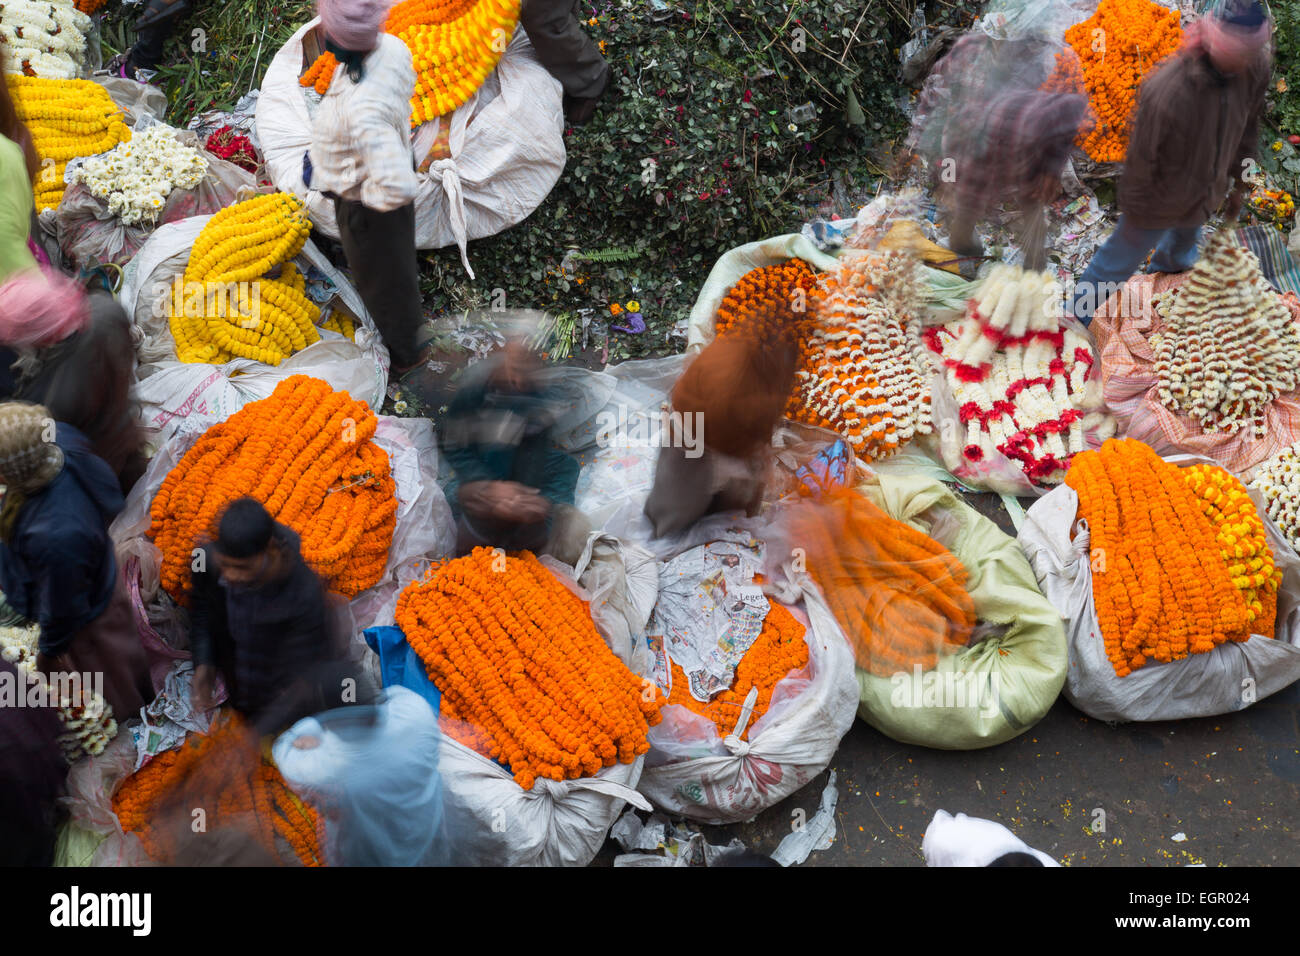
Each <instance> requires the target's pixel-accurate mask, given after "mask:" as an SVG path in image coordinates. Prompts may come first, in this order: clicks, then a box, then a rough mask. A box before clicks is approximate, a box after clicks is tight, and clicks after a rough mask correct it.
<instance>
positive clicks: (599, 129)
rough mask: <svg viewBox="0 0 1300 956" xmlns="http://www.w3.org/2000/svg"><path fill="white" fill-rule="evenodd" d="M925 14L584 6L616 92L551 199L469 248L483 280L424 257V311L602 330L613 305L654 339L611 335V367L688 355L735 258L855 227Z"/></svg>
mask: <svg viewBox="0 0 1300 956" xmlns="http://www.w3.org/2000/svg"><path fill="white" fill-rule="evenodd" d="M912 6H913V5H912V4H911V3H910V2H909V3H905V4H901V5H900V4H899V3H896V2H889V0H844V2H841V0H803V2H794V3H790V4H788V5H787V4H784V3H780V2H774V0H734V2H733V0H681V2H678V3H675V4H671V5H669V4H666V3H663V2H660V0H616V2H604V3H601V4H599V5H597V6H592V5H590V4H588V3H587V2H585V0H584V3H583V12H584V14H585V15H586V16H588V17H589V18H591V19H592V20H594V21H595V22H594V24H593V23H591V22H590V20H589V22H588V25H587V26H586V29H587V30H589V31H590V33H591V35H592V36H593V37H594V38H596V39H597V40H599V41H603V43H604V45H605V52H606V58H607V59H608V60H609V62H610V65H611V67H612V69H613V78H612V80H611V89H610V90H609V91H608V92H607V93H606V96H605V99H604V101H602V103H601V105H600V108H599V110H598V112H597V114H596V116H595V118H594V119H593V120H592V121H591V122H590V123H589V124H588V125H587V126H586V127H584V128H583V129H581V130H578V131H566V140H565V142H566V146H567V147H568V152H569V157H568V164H567V166H566V168H565V171H564V174H563V176H562V178H561V179H560V181H559V182H558V183H557V184H556V186H555V188H554V190H553V191H552V192H551V195H550V196H549V197H548V198H547V199H546V201H545V202H544V203H543V204H542V205H541V206H540V207H539V208H538V209H537V210H536V211H535V212H534V213H533V214H532V216H530V217H529V218H528V219H527V220H525V221H524V222H523V223H521V224H520V225H518V226H516V227H515V228H513V229H510V230H508V231H506V232H504V233H502V234H500V235H498V236H494V237H492V238H490V239H484V240H481V241H478V242H474V243H471V244H470V246H469V256H470V262H471V264H472V265H473V267H474V271H475V273H476V280H475V281H474V282H472V283H471V282H469V281H468V279H467V278H466V277H465V275H464V271H463V270H462V268H461V266H460V262H459V258H458V254H457V253H456V251H455V249H444V250H440V251H438V252H437V253H434V254H432V255H430V256H429V257H428V265H427V268H426V271H425V278H426V282H425V290H426V297H427V302H428V304H429V305H431V306H433V307H434V308H435V309H437V310H458V309H465V308H482V307H484V306H486V305H488V304H489V303H490V302H491V301H492V300H493V290H502V291H503V292H504V300H505V304H506V305H507V306H508V307H511V308H515V307H529V308H539V309H545V310H547V311H551V312H555V313H560V312H567V313H570V314H573V313H579V314H581V310H583V309H590V310H593V311H592V312H590V313H587V317H588V318H591V319H594V320H595V322H596V323H597V324H599V323H601V322H604V321H605V320H608V319H609V317H610V316H609V312H608V309H607V306H608V304H609V303H610V302H620V303H626V302H627V301H629V300H636V301H638V302H639V303H640V304H641V307H642V311H643V314H644V315H645V318H646V321H647V325H648V328H647V331H646V332H645V333H643V334H641V335H639V336H630V335H626V334H624V333H619V332H613V333H611V334H610V349H609V355H608V358H609V360H611V361H612V360H614V359H616V358H621V357H626V356H638V355H644V354H651V353H663V352H665V351H676V350H677V348H679V347H680V343H677V345H673V344H672V343H671V341H670V339H669V331H670V329H671V327H672V326H673V324H674V322H676V321H678V320H681V319H684V318H685V316H686V314H687V312H688V311H689V309H690V305H691V303H692V302H693V301H694V297H695V293H696V291H697V290H698V289H699V286H700V284H701V283H702V282H703V280H704V278H705V276H706V275H707V274H708V270H709V269H710V268H711V267H712V264H713V262H714V260H716V258H717V257H718V256H719V255H720V254H721V253H722V252H724V251H725V250H727V249H729V248H731V247H733V246H736V245H739V244H741V243H745V242H750V241H752V240H755V239H760V238H763V237H765V236H768V235H772V234H777V233H781V232H786V231H790V230H797V229H798V228H799V226H800V224H801V223H802V222H803V221H804V220H805V219H806V218H808V216H809V215H810V214H812V213H813V212H814V211H815V210H816V209H817V207H819V206H822V205H825V207H826V208H825V209H823V211H826V210H827V209H829V202H828V201H829V200H831V199H832V196H835V198H837V199H838V201H839V203H840V204H841V207H840V208H841V211H844V210H843V204H847V203H848V202H850V201H852V200H853V199H854V198H861V197H862V196H864V195H865V191H866V188H867V186H868V185H869V184H870V182H871V181H872V178H873V177H874V176H876V175H878V174H879V173H880V172H881V170H879V169H878V168H877V167H876V166H875V165H874V164H873V163H872V161H871V159H870V158H869V147H870V145H871V144H872V143H875V142H878V141H880V140H881V139H883V138H885V137H888V136H890V135H892V134H895V133H896V132H898V131H899V130H900V129H901V127H902V126H903V124H904V122H905V121H904V118H903V116H902V115H901V113H900V111H899V109H898V107H897V105H896V102H895V98H896V97H897V96H898V95H899V94H900V93H901V92H902V91H901V89H900V88H899V87H898V86H897V83H896V79H895V78H896V76H897V72H898V47H899V46H900V45H901V44H902V43H903V42H905V41H906V39H907V36H908V20H909V19H910V16H911V12H912V11H911V7H912ZM801 107H802V108H801ZM575 253H576V254H577V255H576V256H575V255H574V254H575ZM566 254H567V255H568V256H569V258H568V259H567V260H566ZM501 298H502V295H501V294H500V293H497V295H496V296H495V299H496V301H497V302H500V300H501ZM612 324H615V325H617V324H619V321H618V320H615V321H614V322H613V323H612ZM599 338H600V337H599V335H598V336H597V340H598V341H599Z"/></svg>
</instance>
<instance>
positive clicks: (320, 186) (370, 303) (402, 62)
mask: <svg viewBox="0 0 1300 956" xmlns="http://www.w3.org/2000/svg"><path fill="white" fill-rule="evenodd" d="M389 7H390V3H389V0H318V3H317V12H318V13H319V14H320V18H321V27H322V29H323V31H324V33H325V49H326V50H328V51H329V52H330V53H333V54H334V56H335V58H337V59H338V61H339V66H338V68H337V69H336V70H335V72H334V78H333V80H332V81H331V83H330V86H329V90H327V91H326V93H325V96H324V98H323V99H322V100H321V104H320V108H319V109H318V110H317V112H316V117H315V120H314V121H313V123H312V143H311V148H310V150H309V151H308V153H307V154H306V156H305V157H304V163H303V178H304V180H305V181H306V183H307V185H308V186H309V187H310V188H312V189H317V190H320V191H321V192H323V193H325V195H326V196H329V197H331V198H332V199H333V200H334V214H335V216H336V218H337V219H338V225H339V237H340V239H341V241H342V244H343V252H344V254H345V255H346V256H347V259H348V268H349V270H350V271H351V272H352V279H353V282H354V283H355V284H356V287H357V292H358V293H359V294H360V296H361V300H362V301H363V302H364V303H365V305H366V310H367V311H368V312H369V313H370V315H371V317H372V318H373V319H374V320H375V325H376V326H377V327H378V328H379V332H380V334H381V335H382V336H383V338H384V344H385V345H387V346H388V353H389V355H390V356H391V358H392V362H393V374H394V376H395V377H397V376H401V375H402V374H403V373H405V372H407V371H409V370H411V369H413V368H415V367H417V366H419V365H422V364H423V361H422V359H423V356H422V354H421V352H420V348H419V342H418V335H419V329H420V326H421V325H422V323H423V321H424V315H423V310H422V307H421V301H420V281H419V264H418V260H417V257H416V250H415V196H416V193H417V192H419V180H418V179H417V178H416V173H415V160H414V156H413V154H412V152H411V129H410V117H411V97H412V95H413V94H414V92H415V68H414V67H413V66H412V63H411V52H410V50H408V49H407V47H406V45H405V44H404V43H403V42H402V41H401V40H399V39H398V38H397V37H394V36H390V35H389V34H387V33H381V32H380V27H381V26H382V24H383V22H384V19H385V17H386V16H387V15H388V10H389Z"/></svg>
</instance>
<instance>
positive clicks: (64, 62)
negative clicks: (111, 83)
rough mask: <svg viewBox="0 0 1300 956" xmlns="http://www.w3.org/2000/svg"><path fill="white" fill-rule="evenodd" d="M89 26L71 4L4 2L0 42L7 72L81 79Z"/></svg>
mask: <svg viewBox="0 0 1300 956" xmlns="http://www.w3.org/2000/svg"><path fill="white" fill-rule="evenodd" d="M90 25H91V23H90V17H88V16H86V14H84V13H82V12H81V11H80V10H78V9H77V8H76V7H75V6H74V5H73V3H72V0H40V2H37V0H4V3H3V4H2V5H0V42H2V43H4V44H5V46H6V47H7V49H6V51H5V55H6V58H7V59H8V70H9V72H10V73H27V74H28V75H31V76H41V77H46V78H48V79H56V80H70V79H73V78H74V77H76V76H78V75H80V73H81V67H82V60H83V59H84V57H85V55H86V34H87V33H89V32H90Z"/></svg>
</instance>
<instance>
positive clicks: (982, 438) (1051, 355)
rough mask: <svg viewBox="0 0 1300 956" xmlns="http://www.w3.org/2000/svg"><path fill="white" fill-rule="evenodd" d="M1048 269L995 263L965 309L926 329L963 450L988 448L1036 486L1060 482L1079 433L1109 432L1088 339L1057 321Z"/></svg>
mask: <svg viewBox="0 0 1300 956" xmlns="http://www.w3.org/2000/svg"><path fill="white" fill-rule="evenodd" d="M1060 303H1061V296H1060V289H1059V287H1058V286H1057V283H1056V281H1055V280H1054V279H1053V278H1052V276H1051V275H1050V274H1049V273H1045V272H1025V270H1024V269H1022V268H1020V267H1018V266H1006V265H1001V266H997V267H995V268H994V269H993V271H992V272H991V273H990V274H989V277H988V279H987V280H986V281H985V283H984V286H983V288H982V290H981V292H980V294H979V296H978V297H977V298H974V299H971V300H970V302H969V304H968V306H967V310H966V315H965V316H964V317H963V318H961V319H959V320H957V321H954V322H949V323H948V324H947V325H942V326H936V327H934V328H931V329H929V330H927V331H926V333H925V340H926V344H927V345H928V346H929V347H930V349H931V350H932V351H933V352H934V353H935V354H937V355H938V356H939V357H940V359H941V360H942V362H943V366H944V374H945V378H946V381H947V384H948V386H949V388H950V389H951V390H952V393H953V397H954V398H955V400H956V402H957V410H958V416H959V418H960V420H961V422H962V423H963V424H964V425H965V426H966V441H965V445H964V447H963V449H962V454H963V456H964V457H965V458H966V459H967V460H968V461H972V462H978V461H986V460H988V459H989V458H991V457H993V456H994V455H995V454H1002V455H1005V456H1006V457H1007V458H1010V459H1012V460H1014V461H1016V462H1017V463H1019V465H1020V467H1021V468H1022V469H1023V470H1024V472H1025V474H1026V475H1027V476H1028V477H1029V478H1030V479H1031V480H1032V481H1035V482H1037V483H1039V484H1059V483H1060V482H1061V481H1062V480H1063V479H1064V478H1065V473H1066V471H1068V470H1069V467H1070V460H1071V458H1072V457H1073V456H1074V455H1076V454H1078V453H1079V452H1081V451H1084V450H1085V448H1086V447H1087V445H1086V441H1085V437H1084V436H1085V433H1086V432H1087V431H1089V430H1091V429H1098V431H1099V433H1100V437H1103V438H1104V437H1109V435H1110V434H1113V433H1114V429H1115V423H1114V419H1112V418H1111V417H1110V416H1109V415H1107V414H1105V413H1104V412H1103V411H1102V410H1101V408H1102V392H1101V377H1100V369H1097V368H1096V367H1095V363H1096V358H1095V357H1094V356H1093V353H1092V348H1091V345H1090V343H1089V342H1088V340H1087V339H1086V338H1085V337H1084V336H1083V335H1081V334H1079V333H1078V332H1077V331H1075V330H1074V329H1073V328H1070V327H1068V326H1064V325H1062V323H1061V309H1060Z"/></svg>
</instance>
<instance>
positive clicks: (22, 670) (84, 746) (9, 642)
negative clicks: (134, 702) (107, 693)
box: [0, 624, 117, 763]
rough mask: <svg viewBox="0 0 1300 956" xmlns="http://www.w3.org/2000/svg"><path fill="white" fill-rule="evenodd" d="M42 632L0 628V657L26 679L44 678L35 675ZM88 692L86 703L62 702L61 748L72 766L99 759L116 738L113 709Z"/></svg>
mask: <svg viewBox="0 0 1300 956" xmlns="http://www.w3.org/2000/svg"><path fill="white" fill-rule="evenodd" d="M40 637H41V629H40V626H39V625H36V624H32V625H29V626H27V627H0V657H3V658H4V659H5V660H7V661H9V662H10V663H11V664H13V665H14V666H15V667H16V668H17V669H18V673H19V674H20V676H22V677H24V678H27V677H28V675H30V674H34V673H35V674H36V675H37V679H38V680H40V681H42V682H44V680H45V678H44V677H43V676H41V675H39V673H38V672H36V670H35V668H36V652H37V647H38V646H39V644H40ZM84 691H85V693H87V694H91V697H90V699H89V701H88V702H86V703H85V704H81V705H78V704H75V703H73V702H72V701H69V700H64V701H60V706H59V708H58V711H57V713H58V716H59V720H60V721H61V722H62V724H63V731H64V732H63V733H62V734H60V735H59V746H60V747H61V748H62V750H63V756H64V758H65V759H66V760H67V761H68V762H69V763H72V762H73V761H74V760H76V759H78V758H79V757H80V756H81V755H82V754H89V755H90V756H92V757H93V756H97V755H98V754H101V753H103V752H104V748H105V747H107V746H108V744H109V742H110V741H111V740H112V739H113V738H114V737H116V736H117V721H116V720H114V719H113V708H111V707H110V706H109V705H108V703H107V702H106V701H105V700H104V699H103V698H102V697H100V696H99V695H98V694H94V693H93V692H91V691H90V689H89V688H84Z"/></svg>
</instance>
